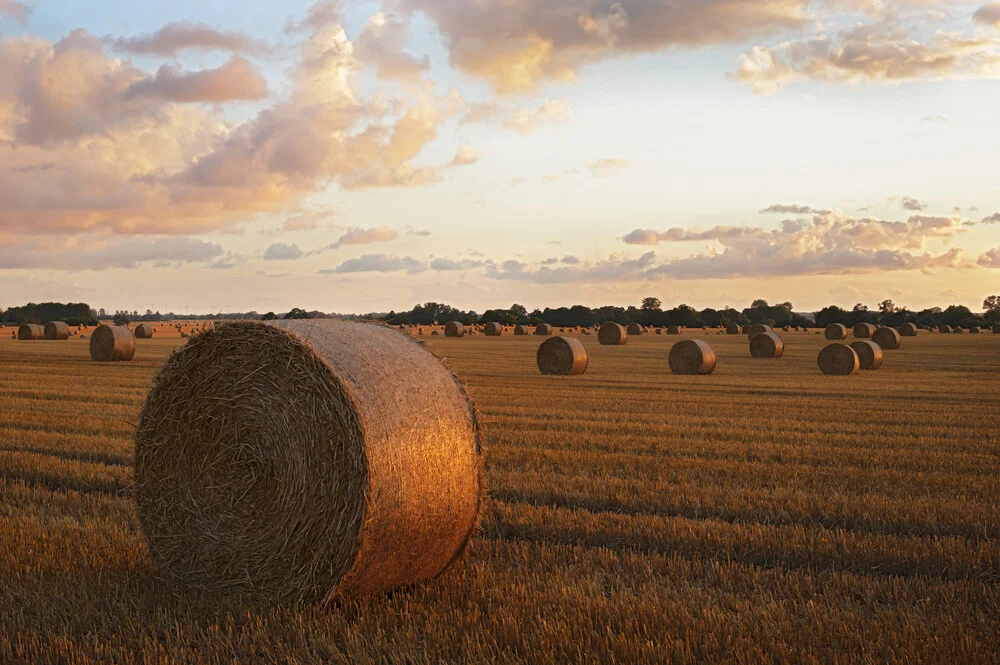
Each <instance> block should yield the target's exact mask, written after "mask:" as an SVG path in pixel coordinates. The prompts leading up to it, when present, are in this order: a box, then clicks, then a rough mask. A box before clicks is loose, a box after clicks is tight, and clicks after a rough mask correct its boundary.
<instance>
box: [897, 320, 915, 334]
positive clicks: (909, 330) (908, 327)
mask: <svg viewBox="0 0 1000 665" xmlns="http://www.w3.org/2000/svg"><path fill="white" fill-rule="evenodd" d="M899 334H900V335H902V336H903V337H916V336H917V326H915V325H914V324H912V323H904V324H903V325H901V326H899Z"/></svg>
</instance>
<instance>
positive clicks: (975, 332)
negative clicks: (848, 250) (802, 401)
mask: <svg viewBox="0 0 1000 665" xmlns="http://www.w3.org/2000/svg"><path fill="white" fill-rule="evenodd" d="M969 332H970V333H972V334H973V335H978V334H980V333H981V332H983V330H982V328H980V327H979V326H972V327H971V328H969ZM46 339H48V338H47V337H46Z"/></svg>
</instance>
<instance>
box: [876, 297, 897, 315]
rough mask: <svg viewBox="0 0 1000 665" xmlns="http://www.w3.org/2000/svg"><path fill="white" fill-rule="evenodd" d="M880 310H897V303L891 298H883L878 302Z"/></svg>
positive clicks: (889, 312)
mask: <svg viewBox="0 0 1000 665" xmlns="http://www.w3.org/2000/svg"><path fill="white" fill-rule="evenodd" d="M878 311H880V312H882V313H883V314H892V313H893V312H895V311H896V303H894V302H893V301H891V300H889V299H886V300H883V301H882V302H880V303H879V304H878Z"/></svg>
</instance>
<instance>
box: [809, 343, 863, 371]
mask: <svg viewBox="0 0 1000 665" xmlns="http://www.w3.org/2000/svg"><path fill="white" fill-rule="evenodd" d="M816 362H817V364H818V365H819V368H820V370H822V371H823V373H824V374H829V375H831V376H853V375H855V374H857V373H858V371H859V370H860V369H861V360H860V359H859V358H858V354H857V352H856V351H855V350H854V349H852V348H851V347H849V346H847V345H846V344H841V343H840V342H836V343H834V344H828V345H827V346H825V347H823V350H822V351H820V352H819V357H818V358H817V359H816Z"/></svg>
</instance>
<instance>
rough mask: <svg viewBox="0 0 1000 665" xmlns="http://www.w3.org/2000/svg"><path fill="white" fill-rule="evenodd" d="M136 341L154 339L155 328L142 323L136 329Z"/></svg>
mask: <svg viewBox="0 0 1000 665" xmlns="http://www.w3.org/2000/svg"><path fill="white" fill-rule="evenodd" d="M135 338H136V339H153V326H151V325H149V324H148V323H140V324H139V325H137V326H136V327H135Z"/></svg>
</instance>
